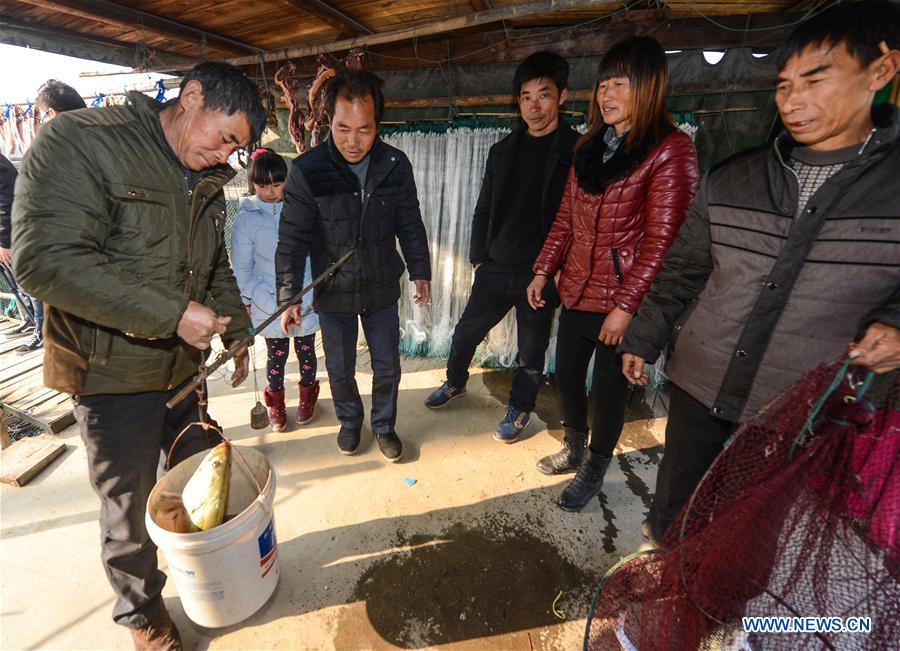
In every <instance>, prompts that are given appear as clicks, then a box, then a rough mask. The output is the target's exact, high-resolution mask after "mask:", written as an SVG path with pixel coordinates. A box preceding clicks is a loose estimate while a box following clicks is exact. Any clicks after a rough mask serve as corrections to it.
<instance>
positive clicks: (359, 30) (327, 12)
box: [283, 0, 373, 36]
mask: <svg viewBox="0 0 900 651" xmlns="http://www.w3.org/2000/svg"><path fill="white" fill-rule="evenodd" d="M283 1H284V2H286V3H287V4H289V5H290V6H292V7H295V8H297V9H299V10H300V11H303V12H305V13H308V14H309V15H311V16H314V17H316V18H318V19H319V20H321V21H322V22H324V23H325V24H327V25H331V26H332V27H334V28H335V29H337V30H339V31H340V33H341V35H342V36H353V35H355V34H372V33H373V32H372V30H371V29H369V28H368V27H366V26H365V25H363V24H362V23H360V22H359V21H357V20H355V19H354V18H351V17H350V16H348V15H347V14H345V13H343V12H341V11H338V10H337V9H335V8H334V7H333V6H331V4H329V3H327V2H323V1H322V0H283Z"/></svg>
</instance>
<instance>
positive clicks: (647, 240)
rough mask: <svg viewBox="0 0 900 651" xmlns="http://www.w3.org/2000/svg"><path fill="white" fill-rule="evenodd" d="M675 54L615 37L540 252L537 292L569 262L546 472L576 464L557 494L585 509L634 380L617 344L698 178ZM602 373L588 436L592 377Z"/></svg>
mask: <svg viewBox="0 0 900 651" xmlns="http://www.w3.org/2000/svg"><path fill="white" fill-rule="evenodd" d="M666 76H667V75H666V55H665V52H663V49H662V47H661V46H660V45H659V43H658V42H657V41H656V40H655V39H653V38H649V37H638V38H631V39H628V40H625V41H622V42H620V43H617V44H616V45H614V46H613V47H612V48H611V49H610V50H609V51H608V52H607V53H606V55H605V56H604V57H603V60H602V61H601V63H600V70H599V71H598V74H597V86H596V92H595V101H594V102H593V103H592V104H591V107H590V111H589V114H588V118H589V123H590V127H589V129H588V131H587V133H585V135H584V136H582V137H581V139H580V140H579V141H578V144H577V145H576V150H575V157H574V160H573V164H572V168H571V169H570V170H569V179H568V181H567V184H566V190H565V193H564V194H563V198H562V203H561V204H560V207H559V211H558V212H557V214H556V218H555V220H554V222H553V226H552V227H551V228H550V232H549V233H548V235H547V239H546V240H545V242H544V246H543V248H542V249H541V253H540V254H539V255H538V257H537V259H536V260H535V263H534V269H533V270H534V274H535V276H534V280H533V281H532V282H531V284H530V285H529V287H528V289H527V293H528V302H529V303H530V305H531V307H532V308H534V309H542V308H543V307H544V302H543V300H542V299H541V290H542V289H543V288H544V285H545V284H546V283H547V281H548V279H549V278H551V277H552V276H554V275H555V274H556V273H557V272H559V279H558V283H557V287H558V290H559V296H560V299H561V301H562V305H563V307H562V312H561V313H560V317H559V333H558V335H557V341H556V385H557V387H558V391H559V398H560V403H561V405H562V411H563V427H564V432H565V440H564V445H563V449H562V450H561V451H559V452H557V453H556V454H552V455H550V456H548V457H545V458H543V459H541V460H540V461H539V462H538V469H539V470H540V471H541V472H543V473H545V474H558V473H565V472H572V471H576V470H577V473H576V475H575V478H574V479H573V480H572V481H571V483H569V485H568V486H567V487H566V488H565V490H564V491H563V493H562V495H561V496H560V497H559V499H558V500H557V504H558V505H559V506H560V508H562V509H564V510H566V511H580V510H581V509H583V508H584V507H585V506H586V505H587V503H588V502H589V501H590V500H591V499H592V498H593V497H594V496H595V495H597V494H598V493H599V492H600V489H601V487H602V486H603V477H604V475H605V473H606V469H607V468H608V467H609V463H610V461H611V459H612V453H613V450H614V448H615V447H616V443H617V442H618V440H619V435H620V434H621V432H622V425H623V424H624V420H625V400H626V397H627V388H628V386H627V381H626V380H625V378H624V376H623V375H622V372H621V370H620V369H621V367H622V364H621V361H620V360H619V356H618V355H617V354H616V346H617V345H618V344H619V342H621V341H622V335H623V334H624V333H625V329H626V328H627V327H628V324H629V322H630V321H631V318H632V316H633V315H634V314H635V312H637V309H638V306H639V305H640V304H641V299H642V298H643V297H644V294H646V293H647V290H648V289H649V288H650V283H651V282H652V281H653V278H654V277H655V276H656V274H657V273H658V272H659V270H660V268H661V267H662V262H663V258H664V257H665V255H666V252H667V251H668V250H669V247H670V246H671V244H672V242H673V240H674V239H675V236H676V234H677V233H678V229H679V227H680V226H681V223H682V222H683V221H684V218H685V217H686V216H687V211H688V207H689V206H690V203H691V200H692V199H693V197H694V192H695V191H696V189H697V183H698V180H699V171H698V167H697V153H696V150H695V149H694V144H693V142H692V141H691V139H690V137H688V136H687V135H686V134H684V133H683V132H681V131H680V130H678V128H677V127H676V126H675V123H674V121H673V120H672V117H671V115H670V114H669V111H668V109H667V108H666V105H665V101H664V95H665V89H666ZM591 355H594V371H593V377H592V381H591V400H592V401H593V407H594V415H593V423H592V425H593V427H592V430H591V436H590V446H589V448H588V449H587V450H585V443H586V441H587V438H588V426H587V425H588V423H587V415H588V403H587V394H586V391H585V378H586V375H587V370H588V365H589V363H590V360H591Z"/></svg>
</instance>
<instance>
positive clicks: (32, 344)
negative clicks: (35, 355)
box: [16, 333, 44, 353]
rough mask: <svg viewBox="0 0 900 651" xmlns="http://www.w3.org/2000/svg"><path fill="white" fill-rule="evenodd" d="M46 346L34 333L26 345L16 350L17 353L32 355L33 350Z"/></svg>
mask: <svg viewBox="0 0 900 651" xmlns="http://www.w3.org/2000/svg"><path fill="white" fill-rule="evenodd" d="M43 345H44V340H43V338H41V336H40V335H39V334H37V333H34V334H33V335H31V336H30V337H29V338H28V341H26V342H25V343H24V344H22V345H21V346H19V347H18V348H16V352H17V353H30V352H31V351H33V350H37V349H38V348H40V347H41V346H43Z"/></svg>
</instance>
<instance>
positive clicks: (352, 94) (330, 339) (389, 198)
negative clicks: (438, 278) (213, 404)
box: [275, 70, 431, 461]
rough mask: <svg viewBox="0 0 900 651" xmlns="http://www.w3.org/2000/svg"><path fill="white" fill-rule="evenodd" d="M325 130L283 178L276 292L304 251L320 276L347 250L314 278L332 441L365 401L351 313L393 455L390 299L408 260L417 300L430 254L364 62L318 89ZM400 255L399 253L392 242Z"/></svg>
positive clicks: (396, 295)
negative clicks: (336, 425) (384, 134)
mask: <svg viewBox="0 0 900 651" xmlns="http://www.w3.org/2000/svg"><path fill="white" fill-rule="evenodd" d="M325 110H326V112H327V113H328V117H329V119H330V121H331V134H330V136H329V138H328V140H326V141H325V142H324V143H322V144H321V145H320V146H319V147H316V148H315V149H313V150H312V151H311V152H309V153H307V154H305V155H303V156H301V157H299V158H297V159H296V160H295V161H294V163H293V165H292V166H291V169H290V172H289V173H288V178H287V181H286V183H285V193H284V194H285V196H284V210H283V211H282V213H281V224H280V226H279V230H278V249H277V252H276V254H275V276H276V282H277V284H278V301H279V304H280V305H284V304H285V303H287V302H288V301H289V300H290V299H291V297H292V296H293V295H294V294H295V293H296V292H298V291H299V290H300V289H302V287H303V277H304V270H305V265H306V256H307V255H309V256H310V257H311V262H312V272H313V276H318V275H319V274H321V273H322V272H323V271H324V270H325V269H327V268H328V267H329V266H330V265H331V264H332V263H333V262H334V261H335V260H337V259H338V258H340V257H341V256H342V255H343V254H345V253H346V252H347V251H350V250H355V253H354V254H353V256H352V257H351V258H350V259H349V260H348V261H347V262H346V263H345V264H344V266H343V267H341V268H340V270H339V271H338V272H337V273H336V274H335V276H334V277H333V278H331V279H330V280H328V281H326V282H324V283H322V284H321V285H320V286H318V287H316V291H315V295H314V297H313V307H314V309H315V310H316V311H317V312H318V314H319V323H320V324H321V327H322V344H323V346H324V348H325V365H326V368H327V369H328V382H329V384H330V385H331V396H332V399H333V400H334V408H335V411H336V412H337V417H338V419H339V420H340V421H341V430H340V433H339V434H338V448H339V449H340V452H341V453H342V454H354V453H355V452H356V450H357V448H358V447H359V438H360V430H361V429H362V423H363V416H364V414H363V404H362V400H361V399H360V396H359V389H358V388H357V385H356V377H355V375H356V341H357V334H358V328H359V320H360V318H361V319H362V325H363V332H364V333H365V335H366V342H367V343H368V346H369V352H370V354H371V357H372V373H373V376H374V377H373V381H372V431H373V432H374V433H375V436H376V438H377V439H378V447H379V449H380V450H381V453H382V454H383V455H384V457H385V458H386V459H387V460H389V461H397V460H398V459H399V458H400V455H401V452H402V445H401V443H400V439H399V438H398V437H397V434H396V432H395V431H394V424H395V422H396V420H397V392H398V390H399V386H400V352H399V346H400V323H399V316H398V312H397V302H398V301H399V299H400V283H399V279H400V276H401V275H402V274H403V271H404V269H405V268H406V266H408V267H409V278H410V280H412V281H414V282H415V285H416V296H415V300H416V304H417V305H422V306H424V305H425V304H426V303H427V302H428V298H429V295H430V281H431V258H430V255H429V252H428V239H427V236H426V234H425V226H424V224H423V223H422V216H421V214H420V213H419V199H418V196H417V194H416V184H415V180H414V179H413V171H412V165H410V163H409V160H408V159H407V158H406V155H404V153H403V152H401V151H400V150H398V149H395V148H394V147H391V146H389V145H386V144H385V143H384V142H382V141H381V139H380V138H378V125H379V123H380V121H381V115H382V112H383V110H384V96H383V95H382V92H381V80H380V79H378V77H376V76H375V75H373V74H372V73H370V72H366V71H358V70H342V71H341V72H339V73H338V74H337V75H335V76H334V78H333V79H332V80H331V81H330V82H329V83H328V86H327V87H326V90H325ZM398 240H399V242H400V248H401V249H402V250H403V258H405V260H406V265H404V262H403V259H402V258H401V257H400V254H399V253H398V252H397V241H398ZM299 323H300V309H299V306H295V307H292V308H290V309H289V310H287V311H285V313H284V315H283V316H282V320H281V324H282V327H283V328H284V329H285V332H287V328H288V327H290V325H291V324H297V325H299Z"/></svg>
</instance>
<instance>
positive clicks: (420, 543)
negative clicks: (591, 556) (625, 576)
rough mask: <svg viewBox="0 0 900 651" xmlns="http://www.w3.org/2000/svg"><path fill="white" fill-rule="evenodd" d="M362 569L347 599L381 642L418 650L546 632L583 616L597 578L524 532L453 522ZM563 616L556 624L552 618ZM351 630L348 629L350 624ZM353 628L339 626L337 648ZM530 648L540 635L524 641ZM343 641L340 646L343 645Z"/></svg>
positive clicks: (351, 636)
mask: <svg viewBox="0 0 900 651" xmlns="http://www.w3.org/2000/svg"><path fill="white" fill-rule="evenodd" d="M400 546H407V547H408V548H409V550H408V551H403V552H398V553H395V554H393V555H391V556H389V557H387V558H385V559H383V560H379V561H377V562H376V563H374V564H373V565H372V566H371V567H369V568H368V569H367V570H366V571H365V572H364V573H363V574H362V576H361V578H360V580H359V582H358V583H357V587H356V591H355V595H354V598H355V599H356V600H359V601H364V602H365V604H366V612H367V615H368V618H369V622H370V624H371V625H372V627H373V628H374V629H375V630H376V631H377V632H378V634H379V635H380V636H381V637H382V638H383V639H384V640H386V641H387V642H389V643H391V644H394V645H396V646H399V647H404V648H421V647H425V646H432V645H438V644H448V643H452V642H460V641H465V640H474V639H478V638H490V637H494V636H498V635H502V634H506V633H514V632H518V631H527V630H529V629H535V628H540V627H548V626H553V625H556V624H559V623H561V622H562V621H564V620H573V619H582V618H584V617H585V616H586V615H587V612H588V609H589V607H590V603H591V598H592V596H593V591H594V589H595V587H596V585H597V581H598V578H599V577H598V576H597V575H595V574H592V573H590V572H587V571H585V570H583V569H582V568H579V567H577V566H575V565H574V564H572V563H571V562H570V561H568V560H566V559H565V558H564V557H563V556H562V555H561V554H560V552H559V551H558V550H557V549H556V548H555V547H554V546H553V545H552V544H550V543H548V542H546V541H544V540H541V539H539V538H537V537H535V536H534V535H533V534H531V533H529V532H528V531H526V530H524V529H520V528H515V527H510V526H506V525H498V524H496V523H489V524H488V525H487V526H485V527H484V528H477V527H468V526H465V525H462V524H457V525H454V526H452V527H450V528H449V529H448V530H446V531H445V532H443V533H442V534H440V535H438V536H416V537H413V538H411V539H407V540H404V541H402V542H401V543H400ZM560 592H562V596H560V597H559V599H558V600H557V602H556V610H557V612H559V613H563V614H564V619H561V618H560V617H558V616H557V615H556V614H554V612H553V604H554V600H555V599H556V597H557V595H558V594H559V593H560ZM354 624H355V625H354ZM358 624H359V622H355V623H354V622H345V623H342V625H339V626H338V635H337V638H336V639H335V646H336V647H337V648H346V647H347V646H348V645H352V642H353V641H354V640H356V641H358V638H356V637H354V630H358V629H357V627H358ZM529 637H530V638H531V639H532V644H533V646H534V648H535V649H540V648H541V647H542V641H541V636H537V635H530V634H529ZM345 643H346V644H345Z"/></svg>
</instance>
